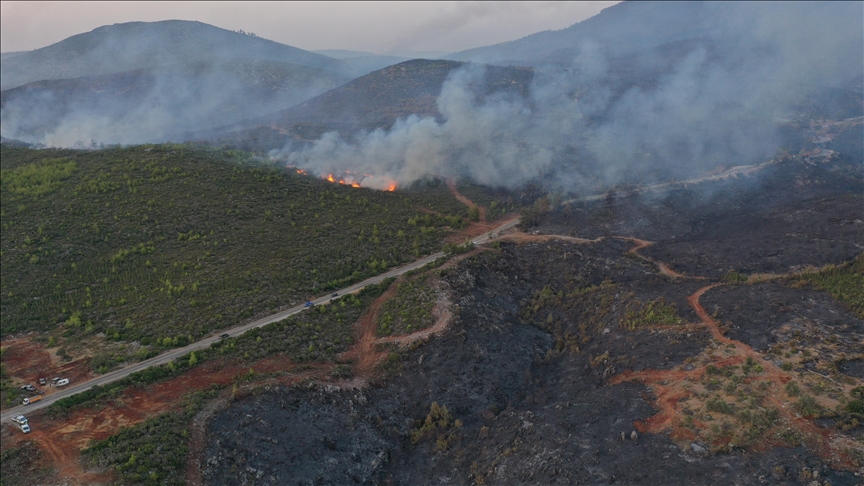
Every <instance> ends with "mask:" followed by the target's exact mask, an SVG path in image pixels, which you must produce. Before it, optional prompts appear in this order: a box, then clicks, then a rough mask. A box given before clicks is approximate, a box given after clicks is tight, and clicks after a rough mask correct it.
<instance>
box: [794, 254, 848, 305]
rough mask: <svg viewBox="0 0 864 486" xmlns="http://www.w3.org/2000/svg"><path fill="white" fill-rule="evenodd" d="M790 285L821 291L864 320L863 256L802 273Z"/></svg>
mask: <svg viewBox="0 0 864 486" xmlns="http://www.w3.org/2000/svg"><path fill="white" fill-rule="evenodd" d="M792 285H793V286H794V287H801V286H804V285H812V286H814V287H816V288H818V289H822V290H824V291H825V292H828V294H830V295H831V297H833V298H834V299H836V300H838V301H840V302H842V303H843V304H845V305H846V306H847V307H849V309H850V310H851V311H852V312H853V313H855V315H856V316H858V317H859V318H861V319H864V254H861V255H858V257H857V258H855V260H853V261H851V262H848V263H844V264H843V265H837V266H835V265H828V266H827V267H826V268H824V269H823V270H822V271H820V272H812V273H804V274H802V275H801V276H799V277H798V278H797V279H796V280H795V281H794V282H793V284H792Z"/></svg>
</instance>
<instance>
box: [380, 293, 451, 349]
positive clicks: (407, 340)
mask: <svg viewBox="0 0 864 486" xmlns="http://www.w3.org/2000/svg"><path fill="white" fill-rule="evenodd" d="M432 315H434V316H435V324H433V325H432V326H430V327H427V328H426V329H421V330H419V331H417V332H412V333H411V334H402V335H399V336H387V337H384V338H380V339H378V342H379V343H396V344H398V345H400V346H410V345H412V344H413V343H415V342H418V341H425V340H426V339H429V338H431V337H432V336H434V335H436V334H438V333H440V332H442V331H444V330H445V329H447V325H448V324H450V321H451V320H452V319H453V314H452V313H451V312H450V309H448V308H447V302H443V301H439V302H438V304H437V305H436V306H435V308H434V309H433V310H432Z"/></svg>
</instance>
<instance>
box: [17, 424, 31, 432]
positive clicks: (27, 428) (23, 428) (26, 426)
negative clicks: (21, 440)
mask: <svg viewBox="0 0 864 486" xmlns="http://www.w3.org/2000/svg"><path fill="white" fill-rule="evenodd" d="M18 428H19V429H21V432H24V433H25V434H29V433H30V424H26V423H24V424H18Z"/></svg>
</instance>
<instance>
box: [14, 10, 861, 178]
mask: <svg viewBox="0 0 864 486" xmlns="http://www.w3.org/2000/svg"><path fill="white" fill-rule="evenodd" d="M862 14H864V12H862V4H861V3H852V2H850V3H827V2H822V3H771V4H762V3H759V4H751V3H731V4H730V3H723V4H716V3H693V2H686V3H684V2H674V3H665V2H659V3H648V2H634V3H624V4H619V5H616V6H614V7H611V8H609V9H607V10H604V11H603V12H602V13H601V14H599V15H597V16H595V17H593V18H591V19H589V20H586V21H584V22H582V23H580V24H576V25H574V26H572V27H570V28H568V29H564V30H561V31H554V32H543V33H539V34H536V35H533V36H529V37H526V38H524V39H520V40H518V41H513V42H509V43H505V44H501V45H496V46H490V47H487V48H481V49H475V50H471V51H465V52H462V53H458V54H455V55H453V56H451V57H453V58H457V59H461V60H465V61H472V63H471V64H468V65H465V66H463V67H461V68H458V69H456V70H452V71H450V73H449V76H447V77H446V81H443V82H442V81H431V84H429V82H430V81H429V80H425V81H424V80H423V79H421V78H423V76H428V75H429V74H431V73H433V72H434V73H436V74H435V76H439V75H441V79H443V74H442V73H446V72H447V71H446V70H445V71H443V72H439V71H440V69H438V68H435V69H438V70H437V71H436V70H434V69H432V70H428V69H427V68H428V67H429V66H433V65H435V64H429V63H431V61H429V62H426V64H424V62H421V61H416V62H413V63H405V64H400V65H399V69H402V70H403V71H405V70H407V71H406V73H407V74H406V76H407V78H411V76H414V77H415V78H417V83H418V85H423V86H425V87H424V88H423V89H422V90H421V91H423V90H426V91H428V90H429V89H431V90H432V91H431V92H430V93H428V94H429V97H431V98H430V99H433V98H434V97H435V96H436V95H437V100H436V101H435V102H434V109H431V110H430V109H429V108H427V109H425V111H424V110H423V109H420V108H421V107H422V106H426V105H429V106H430V108H431V102H426V101H423V102H420V101H422V99H423V96H425V95H422V94H418V93H420V92H419V91H418V92H417V93H414V94H411V93H408V94H407V95H406V97H404V100H403V101H402V102H400V103H402V104H401V105H398V106H397V105H393V104H392V101H393V100H392V99H391V98H393V96H391V95H392V94H393V93H394V91H393V90H394V86H396V85H394V84H393V83H392V81H393V80H394V79H395V78H387V77H381V76H379V77H375V76H372V75H370V76H367V77H364V78H359V79H357V80H355V81H352V82H351V83H348V84H346V85H344V86H342V87H338V88H337V87H336V86H338V85H340V84H342V83H343V82H345V81H347V80H348V78H347V76H348V75H347V74H346V73H348V72H350V71H351V69H352V68H350V67H347V68H346V66H349V64H346V61H353V62H355V63H356V62H357V61H358V60H362V59H366V58H364V57H362V56H361V57H357V58H355V59H348V60H342V61H340V60H337V59H333V58H330V57H326V56H321V55H319V54H314V53H309V52H306V51H301V50H299V49H294V48H290V47H288V46H282V45H279V44H276V43H272V42H270V41H265V40H262V39H257V38H253V37H249V36H245V35H242V34H237V33H232V32H229V31H223V30H222V29H214V28H212V27H209V26H204V24H194V26H193V27H194V28H193V29H192V30H183V29H179V26H186V24H191V23H188V22H187V23H167V24H165V25H164V26H162V27H164V28H167V29H168V30H169V31H170V32H172V34H171V35H173V36H174V37H171V36H168V38H171V39H174V40H173V41H171V42H173V43H177V44H178V45H181V46H183V48H182V49H179V50H178V51H177V53H174V54H172V55H171V56H169V57H170V59H171V60H172V62H171V63H169V64H164V63H163V62H164V61H165V59H163V58H161V57H160V55H156V54H154V53H155V52H157V51H156V50H154V48H153V45H155V44H154V43H155V42H156V40H154V39H155V38H151V37H147V36H145V37H146V41H141V42H138V41H136V42H137V44H136V45H138V44H140V45H139V46H138V47H137V48H136V49H133V51H132V52H133V53H135V55H133V56H131V57H130V58H134V59H137V60H136V61H135V62H131V61H128V62H127V61H122V62H121V61H117V60H116V59H114V58H112V57H111V56H109V55H107V54H103V53H102V51H101V50H100V49H102V47H99V46H102V44H99V43H98V42H97V43H95V44H94V43H93V42H95V41H93V42H91V41H92V39H94V38H95V37H94V36H93V35H90V37H87V36H88V35H89V34H85V35H82V36H76V38H70V39H69V40H68V43H69V45H71V46H77V47H75V49H78V51H80V52H81V53H83V54H82V56H84V57H83V58H81V59H90V61H88V63H89V64H88V63H85V62H83V61H82V60H81V59H78V61H75V62H70V63H69V64H68V66H67V65H65V64H63V62H62V60H61V59H59V58H56V56H55V58H51V56H49V54H50V53H51V52H55V51H57V49H58V48H57V47H56V46H52V48H53V49H54V50H53V51H52V50H51V49H48V48H46V49H48V50H43V51H45V52H42V53H37V54H38V55H34V53H27V54H23V55H19V56H13V57H10V58H8V59H4V61H3V63H4V70H3V76H4V83H7V81H6V80H7V79H10V80H11V81H8V83H9V84H10V85H12V84H15V83H19V82H23V81H26V80H27V79H29V78H26V79H25V78H24V77H22V76H25V74H26V76H31V77H32V76H37V77H38V76H45V75H46V74H45V73H43V72H42V71H39V70H38V69H37V70H32V71H27V70H24V69H17V68H15V66H17V64H16V63H18V64H21V65H22V66H23V65H25V64H24V63H25V61H27V59H28V58H27V57H25V56H29V59H30V61H28V62H35V61H33V59H37V60H40V61H39V62H36V64H35V65H37V66H41V67H40V68H39V69H42V70H43V71H45V69H49V68H46V67H45V66H60V65H63V67H62V68H60V67H51V68H50V69H49V71H51V72H55V73H61V74H62V76H70V75H73V74H75V73H76V72H77V71H74V70H75V69H79V70H80V69H82V68H81V67H80V66H84V65H90V66H103V67H105V69H108V66H113V67H116V68H117V69H119V68H120V67H123V66H127V67H128V66H132V65H135V66H141V65H144V66H150V67H147V68H145V69H144V71H142V72H135V73H132V74H130V72H125V73H123V74H121V75H117V74H115V75H114V76H115V78H105V77H102V78H98V79H97V78H85V79H84V80H65V81H57V82H54V83H55V84H50V83H47V84H45V82H42V83H43V84H39V83H37V84H36V85H28V86H24V87H19V88H16V89H13V90H6V91H4V92H3V136H4V137H11V138H21V139H23V140H26V141H36V142H41V143H45V144H48V145H57V146H75V145H76V144H77V145H81V144H84V145H85V146H86V145H87V143H88V142H89V141H90V140H93V141H94V142H96V143H100V142H102V143H144V142H159V141H164V140H172V141H179V140H183V139H184V138H186V137H188V136H190V135H188V134H190V133H192V132H197V133H201V131H202V130H206V129H208V128H212V127H217V126H227V125H231V124H232V123H236V122H238V121H240V120H243V119H251V120H252V121H248V122H244V123H246V125H245V126H246V129H248V128H251V127H254V126H255V123H258V124H259V125H261V126H264V125H267V126H270V127H272V130H271V131H272V132H273V133H275V134H279V133H281V132H282V131H286V130H287V132H290V129H291V127H292V126H298V125H303V124H307V125H308V124H313V125H315V126H316V127H318V128H316V130H317V133H318V134H321V133H323V136H320V138H319V136H318V135H316V136H315V138H316V139H317V140H311V141H310V140H309V139H308V138H304V137H299V138H298V137H291V136H287V135H282V136H281V138H278V137H277V138H276V139H273V140H271V141H268V142H266V143H263V144H259V145H258V146H256V147H255V148H256V149H258V150H263V151H265V152H266V151H268V150H269V153H270V156H271V157H272V158H273V159H275V160H278V161H283V162H285V163H287V164H291V165H296V166H298V167H304V168H306V169H309V170H311V171H313V172H316V173H318V174H329V173H331V172H341V171H353V172H357V173H366V174H371V175H374V176H375V177H376V178H377V179H376V180H380V181H383V180H385V179H388V180H394V181H397V182H398V183H399V184H410V183H411V182H412V181H415V180H417V179H421V178H423V177H427V176H466V177H471V178H473V179H474V180H476V181H477V182H479V183H482V184H490V185H494V186H504V187H516V186H519V185H521V184H524V183H526V182H529V181H534V180H537V179H539V178H544V179H546V180H554V181H556V183H557V184H559V185H561V186H563V187H566V188H570V189H573V188H575V187H594V186H604V185H609V184H616V183H620V182H652V181H659V180H668V179H669V178H676V179H678V178H684V177H688V176H692V175H694V174H698V173H704V172H705V171H708V170H712V169H714V168H716V167H718V166H734V165H742V164H751V163H756V162H761V161H764V160H765V159H766V158H770V157H771V156H772V155H773V154H775V153H777V151H778V150H779V149H780V148H781V147H782V146H783V145H784V140H783V137H782V134H781V130H780V128H781V126H782V125H783V124H784V123H788V122H790V121H794V120H796V117H797V116H798V115H799V114H800V113H799V112H800V111H801V110H802V109H803V108H802V106H803V105H804V104H806V103H807V100H809V99H812V98H813V97H820V96H821V97H824V96H826V93H830V96H834V98H835V99H841V101H839V102H835V103H834V105H836V106H837V112H836V113H823V114H822V115H823V116H834V115H836V114H841V112H842V113H845V116H849V117H851V116H860V114H861V112H862V107H861V91H862V89H861V86H862V70H864V67H862V58H864V54H862V44H864V34H862V30H864V29H862V24H861V22H860V19H861V18H862ZM115 27H116V26H115ZM129 28H132V30H134V31H135V32H138V33H140V31H142V29H143V30H144V31H146V30H147V29H153V28H154V26H153V25H150V24H144V25H134V26H132V27H129ZM106 29H107V30H105V32H109V31H111V29H109V28H106ZM178 29H179V30H178ZM202 29H203V30H202ZM208 29H209V30H208ZM99 30H100V29H97V31H99ZM115 30H116V29H115ZM199 30H200V31H201V32H204V33H206V35H204V34H201V35H202V36H203V37H201V38H199V37H196V35H198V34H195V35H193V34H192V33H190V32H193V31H195V32H198V31H199ZM95 32H96V31H94V33H95ZM177 32H181V33H184V32H185V33H187V34H189V36H190V37H189V39H188V41H183V40H182V39H180V37H177V35H180V34H177ZM94 33H91V34H94ZM99 35H100V36H103V37H104V35H106V34H105V33H104V32H102V31H100V33H99ZM136 35H138V34H136ZM184 35H186V34H184ZM225 36H228V37H231V38H232V39H234V38H235V37H236V38H237V39H239V40H242V41H243V42H247V41H248V42H250V43H252V44H254V46H252V47H249V48H248V49H246V50H243V49H241V47H239V44H238V45H232V47H230V48H227V50H222V51H220V50H218V49H215V48H212V46H215V45H216V44H218V42H217V41H215V40H214V39H221V38H222V37H225ZM96 37H98V36H96ZM133 37H134V36H133ZM139 37H140V36H139ZM175 37H176V39H175ZM181 37H182V36H181ZM82 39H84V40H86V39H91V41H88V42H83V41H82ZM178 39H179V40H178ZM183 39H185V37H183ZM64 42H67V41H64ZM232 42H233V41H232ZM61 44H63V43H60V44H58V45H57V46H60V45H61ZM223 44H224V43H223ZM229 44H230V43H228V44H226V45H229ZM94 45H95V46H96V47H93V46H94ZM220 45H221V44H220ZM250 45H251V44H250ZM208 46H209V47H208ZM256 46H257V47H256ZM67 47H68V46H67ZM75 49H72V50H75ZM67 50H68V49H67ZM211 51H212V52H211ZM58 52H59V51H58ZM76 52H77V51H76ZM159 52H161V51H159ZM201 52H205V53H208V54H207V55H206V56H203V61H202V60H201V59H200V58H201V57H202V54H201ZM250 53H252V54H250ZM136 56H137V57H136ZM196 56H198V57H196ZM243 56H247V57H248V56H257V57H256V58H255V60H254V61H250V60H249V59H248V58H247V57H243ZM48 58H51V59H53V60H52V61H50V62H48V61H45V59H48ZM22 59H23V60H22ZM76 59H77V58H76ZM190 59H198V60H197V61H195V62H197V63H198V64H195V62H191V61H189V60H190ZM157 61H158V62H157ZM391 61H392V62H395V61H398V58H393V59H392V60H390V61H388V60H385V59H383V58H382V59H380V60H372V61H369V62H371V63H372V64H374V63H375V62H381V63H384V64H386V63H387V62H391ZM124 62H125V63H126V64H124ZM364 62H366V61H364ZM438 62H440V61H438ZM483 62H489V63H499V64H503V65H517V66H519V65H521V66H531V68H532V69H533V70H534V74H533V77H531V79H530V80H528V81H524V83H528V84H526V85H525V86H524V88H525V89H521V88H520V89H515V90H513V89H498V90H493V91H492V92H482V90H479V91H478V86H481V85H484V82H483V80H484V79H486V78H488V75H489V72H490V69H492V70H494V69H498V70H500V69H501V68H500V67H498V68H492V67H484V66H483V65H482V64H480V63H483ZM372 64H367V65H372ZM196 65H197V66H204V67H202V68H196V67H195V66H196ZM9 66H11V68H13V69H7V67H9ZM75 66H79V67H75ZM153 66H157V67H153ZM166 66H168V67H166ZM178 66H180V67H178ZM453 66H454V68H455V66H457V65H456V64H453ZM439 67H440V66H439ZM16 69H17V70H16ZM100 69H101V68H100ZM388 69H391V71H388V72H392V69H393V68H388ZM446 69H452V68H446ZM91 71H92V69H91ZM97 71H98V70H97ZM385 71H386V70H385ZM45 72H48V71H45ZM382 72H383V71H382ZM33 73H41V74H38V75H37V74H33ZM274 73H276V74H274ZM7 76H8V78H7ZM117 76H119V77H117ZM268 76H269V77H270V78H272V82H270V81H268V79H269V78H268ZM407 78H406V79H407ZM109 81H110V82H109ZM76 83H77V84H76ZM292 83H293V84H292ZM424 83H426V84H429V86H426V84H424ZM512 83H513V85H514V86H518V85H519V83H523V81H518V80H517V79H516V78H514V79H513V81H512ZM102 85H107V87H102ZM432 85H434V86H432ZM439 85H440V94H438V93H439V92H438V89H439V88H438V87H437V86H439ZM529 85H530V86H529ZM330 88H335V89H333V90H332V91H330V92H327V93H324V94H323V95H321V96H319V97H318V98H314V99H312V100H310V101H308V102H306V103H303V104H301V105H297V106H295V107H294V108H292V109H291V110H287V111H286V113H291V114H292V115H291V116H290V117H288V118H284V117H283V118H280V117H279V116H275V115H274V116H273V117H269V118H267V121H264V120H265V119H264V118H261V119H258V118H255V117H256V116H260V115H263V114H264V113H267V112H277V111H278V110H282V109H284V108H287V107H288V106H291V105H295V104H297V103H300V102H301V101H303V100H304V99H307V98H309V97H312V96H315V95H317V94H319V93H322V92H324V91H325V90H326V89H330ZM102 89H104V92H102V91H100V90H102ZM400 89H401V88H400ZM64 90H65V91H64ZM832 90H833V91H832ZM423 92H424V93H425V91H423ZM70 93H71V95H70ZM262 93H263V94H262ZM838 93H839V95H838ZM361 95H362V96H363V102H364V103H365V104H366V108H365V111H364V112H363V113H359V114H358V113H354V114H350V113H347V112H346V111H345V108H344V107H345V106H349V105H351V104H352V103H353V101H352V98H351V97H352V96H361ZM412 96H413V98H412ZM417 96H420V97H419V98H418V97H417ZM838 97H839V98H838ZM59 98H63V100H62V101H61V102H58V99H59ZM327 100H330V102H328V101H327ZM334 100H335V104H334ZM340 100H341V101H340ZM835 101H836V100H835ZM373 105H374V106H373ZM379 105H380V106H379ZM316 110H317V111H316ZM373 113H385V114H388V113H389V114H394V113H398V114H399V115H398V119H396V118H393V117H391V116H390V115H387V116H383V117H378V118H374V117H371V118H370V115H371V114H373ZM250 124H251V125H250ZM328 127H329V128H328ZM287 132H286V133H287ZM238 133H245V132H238ZM368 184H373V183H372V182H371V180H370V182H369V183H368ZM374 184H377V185H384V183H383V182H379V183H374Z"/></svg>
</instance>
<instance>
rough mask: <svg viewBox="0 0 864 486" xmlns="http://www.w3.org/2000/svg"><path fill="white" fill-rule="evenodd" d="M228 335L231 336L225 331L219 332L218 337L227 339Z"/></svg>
mask: <svg viewBox="0 0 864 486" xmlns="http://www.w3.org/2000/svg"><path fill="white" fill-rule="evenodd" d="M229 337H231V336H229V335H228V333H227V332H226V333H225V334H220V335H219V339H227V338H229Z"/></svg>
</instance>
